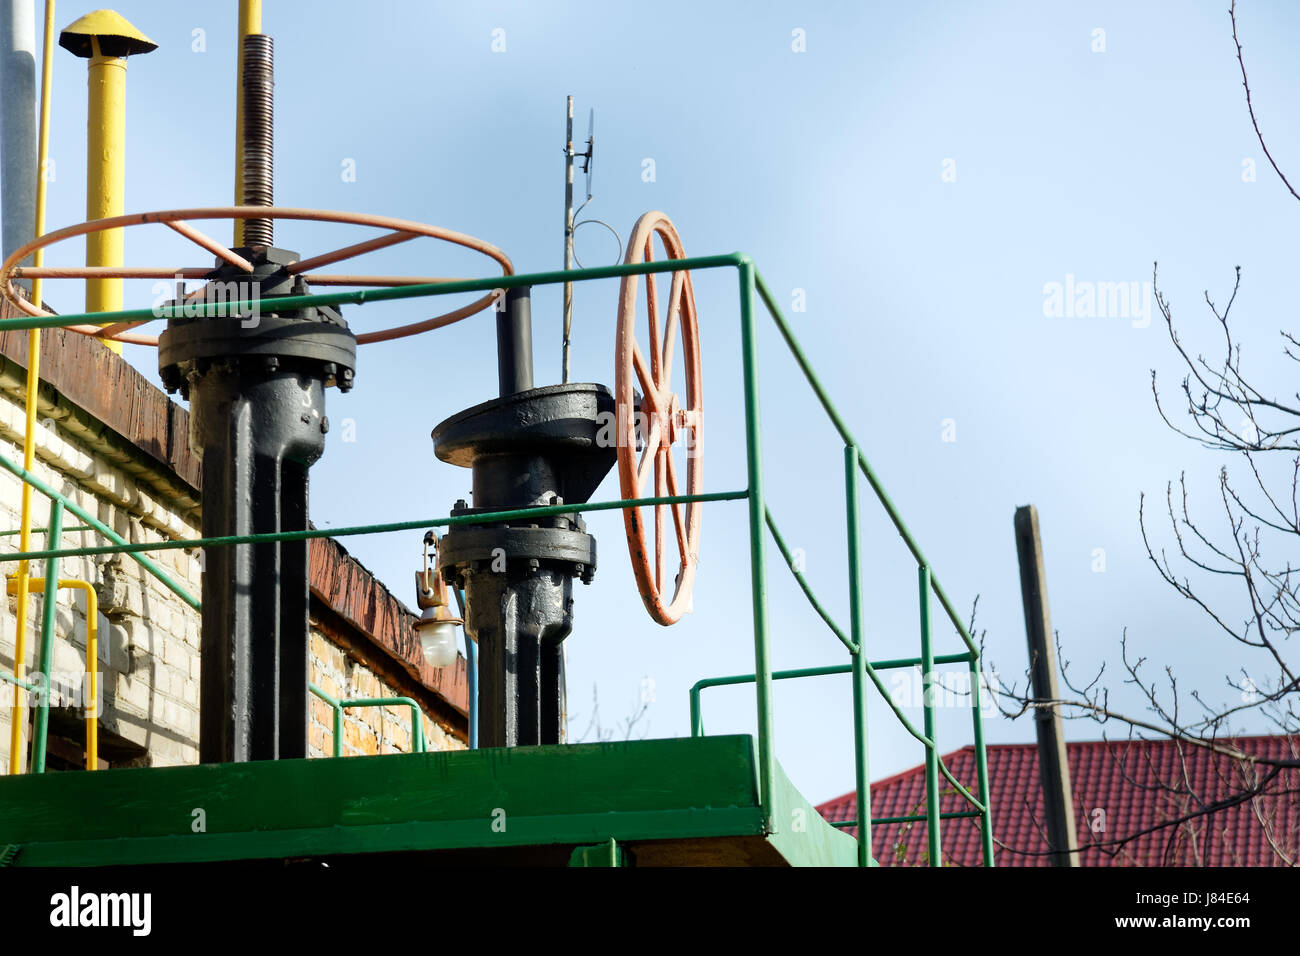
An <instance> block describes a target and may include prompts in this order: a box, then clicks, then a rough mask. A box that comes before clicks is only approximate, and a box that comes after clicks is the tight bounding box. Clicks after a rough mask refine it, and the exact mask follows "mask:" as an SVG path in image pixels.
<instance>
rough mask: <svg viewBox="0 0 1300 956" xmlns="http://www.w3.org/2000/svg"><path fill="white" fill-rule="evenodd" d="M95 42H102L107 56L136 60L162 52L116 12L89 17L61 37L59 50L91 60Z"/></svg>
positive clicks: (96, 12)
mask: <svg viewBox="0 0 1300 956" xmlns="http://www.w3.org/2000/svg"><path fill="white" fill-rule="evenodd" d="M92 39H96V40H98V41H99V49H100V52H102V53H103V54H104V56H134V55H135V54H137V53H148V52H149V51H150V50H156V49H158V44H157V43H154V42H153V40H150V39H149V38H148V37H147V36H145V35H144V34H143V33H141V32H140V31H139V30H137V29H136V28H135V27H133V26H131V24H130V23H129V22H128V21H127V19H126V18H125V17H124V16H122V14H120V13H118V12H117V11H116V10H96V11H94V12H93V13H87V14H86V15H85V16H84V17H82V18H81V19H80V20H77V21H76V22H75V23H73V24H72V25H71V26H69V27H68V28H67V29H65V30H64V31H63V32H62V33H60V34H59V46H61V47H63V49H65V50H67V51H68V52H69V53H71V54H73V55H74V56H80V57H84V58H86V59H90V58H91V57H92V56H94V53H95V51H94V49H93V45H92V43H91V40H92Z"/></svg>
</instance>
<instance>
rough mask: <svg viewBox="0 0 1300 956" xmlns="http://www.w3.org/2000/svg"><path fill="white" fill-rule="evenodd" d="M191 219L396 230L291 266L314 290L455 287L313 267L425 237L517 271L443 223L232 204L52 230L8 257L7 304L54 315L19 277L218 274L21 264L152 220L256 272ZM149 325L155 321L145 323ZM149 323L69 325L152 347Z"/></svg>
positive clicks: (475, 306) (2, 279)
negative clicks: (23, 289)
mask: <svg viewBox="0 0 1300 956" xmlns="http://www.w3.org/2000/svg"><path fill="white" fill-rule="evenodd" d="M191 219H268V220H270V219H297V220H304V221H307V222H336V223H345V224H347V225H355V226H373V227H375V228H377V229H387V230H389V232H388V234H387V235H383V236H378V237H376V238H374V239H367V240H365V241H364V242H358V243H355V244H354V245H351V246H345V247H343V248H342V249H335V250H334V251H332V252H326V253H322V254H321V255H318V256H312V257H311V258H309V259H300V260H299V261H298V262H295V263H293V264H292V265H291V266H289V267H288V269H287V271H288V272H289V274H291V275H301V276H302V277H303V279H304V280H306V281H307V282H308V283H309V284H312V285H336V286H400V285H417V284H423V283H433V282H450V281H454V280H452V279H447V278H444V277H436V276H374V275H333V274H324V275H322V274H317V273H313V272H311V271H310V270H312V269H316V268H319V267H320V266H326V265H331V264H333V263H335V262H341V261H343V260H344V259H351V258H352V257H353V256H359V255H363V254H364V253H367V252H374V251H375V250H377V249H384V248H387V247H388V246H394V245H397V244H398V243H401V242H407V241H409V240H411V239H416V238H419V237H421V236H427V237H429V238H432V239H441V240H443V241H444V242H450V243H454V244H455V245H458V246H464V247H465V248H467V249H473V250H474V251H475V252H481V253H483V254H484V255H485V256H488V257H489V258H491V259H493V260H495V261H496V262H497V264H498V265H500V266H501V274H502V275H511V274H513V272H514V267H513V266H512V265H511V264H510V259H509V257H508V256H507V255H506V254H505V253H504V252H502V251H501V250H500V249H498V248H497V247H496V246H494V245H492V244H491V243H488V242H484V241H483V240H482V239H475V238H474V237H473V236H467V235H464V234H463V233H459V232H453V231H452V230H450V229H443V228H442V227H440V226H429V225H425V224H424V223H420V222H411V221H409V220H406V219H394V218H392V217H391V216H375V215H370V214H369V213H355V212H335V211H332V210H328V209H293V208H285V207H279V206H230V207H213V208H204V209H168V210H163V211H161V212H138V213H132V214H130V215H126V216H113V217H111V218H108V219H94V220H91V221H90V222H83V223H78V224H77V225H75V226H66V227H64V228H63V229H56V230H54V231H53V232H48V233H46V234H45V235H43V236H38V237H37V238H36V239H34V240H32V241H31V242H29V243H27V244H26V245H24V246H22V247H20V248H19V249H17V250H15V252H14V253H13V255H11V256H10V257H9V258H8V259H6V260H5V262H4V265H2V266H0V295H3V297H4V298H5V299H6V300H8V302H9V303H10V304H11V305H13V306H14V307H15V308H17V309H19V310H21V311H23V312H26V313H27V314H28V315H32V316H47V315H50V314H51V313H49V312H46V311H45V310H44V309H42V308H41V307H40V303H35V304H33V303H31V302H28V301H27V300H26V299H25V298H23V296H22V295H20V294H19V293H18V290H17V289H16V288H15V287H14V280H15V279H36V278H44V279H172V278H179V279H203V278H206V277H207V276H208V275H209V274H210V273H212V272H213V271H214V270H213V269H212V268H211V267H209V266H197V267H189V268H179V269H178V268H174V267H172V268H133V267H129V266H75V267H73V266H43V267H39V268H37V267H31V266H27V267H23V266H19V263H20V262H22V261H23V260H24V259H26V258H27V257H28V256H29V255H31V254H32V252H33V251H34V250H36V249H43V248H45V247H46V246H50V245H53V244H54V243H56V242H61V241H62V240H64V239H73V238H76V237H77V236H85V235H90V234H91V233H96V232H103V231H105V230H108V229H120V228H122V227H124V226H142V225H146V224H148V223H162V224H163V225H166V226H167V227H169V228H170V229H172V230H174V231H176V232H178V233H180V234H181V235H182V236H184V237H185V238H187V239H189V240H191V241H192V242H194V243H195V244H196V245H198V246H200V247H201V248H203V249H205V250H207V251H208V252H210V253H212V254H213V255H215V256H216V257H217V258H218V259H220V260H222V261H223V262H225V263H229V264H230V265H233V266H235V267H236V268H239V269H243V270H244V271H246V272H250V273H251V272H252V271H253V266H252V264H251V263H249V262H248V260H247V259H245V258H244V257H243V256H241V255H239V253H238V252H236V251H235V250H233V249H229V248H227V247H226V246H225V245H223V244H222V243H220V242H217V241H216V240H215V239H213V238H212V237H210V236H208V235H206V234H204V233H202V232H200V231H199V230H198V229H195V228H194V227H193V226H191V225H190V224H189V222H188V221H187V220H191ZM500 294H501V293H500V290H498V291H495V292H489V293H488V294H487V295H485V296H483V297H482V298H479V299H476V300H475V301H473V302H471V303H469V305H466V306H462V307H461V308H459V309H453V310H452V311H450V312H446V313H444V314H442V315H438V316H434V317H433V318H431V319H423V320H421V321H419V322H412V323H410V324H409V325H402V326H398V327H397V328H391V329H379V330H377V331H373V332H362V333H360V334H359V335H357V343H358V344H360V345H365V344H366V343H368V342H386V341H388V340H390V339H399V338H403V337H405V336H408V335H417V334H419V333H420V332H428V331H430V330H431V329H437V328H441V327H442V326H444V325H451V324H452V323H453V322H459V321H460V320H461V319H464V318H468V317H469V316H471V315H474V314H475V313H476V312H481V311H483V310H484V309H486V308H487V307H488V306H489V305H491V304H492V303H493V302H494V301H495V300H496V299H497V298H498V297H499V296H500ZM195 295H202V291H201V290H200V291H198V292H195V293H192V294H191V296H195ZM145 321H148V320H145ZM143 324H144V322H143V321H142V322H123V323H119V324H116V325H109V326H107V327H102V326H98V325H72V326H68V328H69V329H71V330H72V331H74V332H80V333H82V334H83V335H90V336H94V337H96V338H103V339H112V340H114V341H117V342H128V343H131V344H133V345H152V346H157V344H158V338H157V336H153V335H141V334H139V333H135V332H131V331H129V330H130V329H133V328H135V327H136V326H138V325H143Z"/></svg>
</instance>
